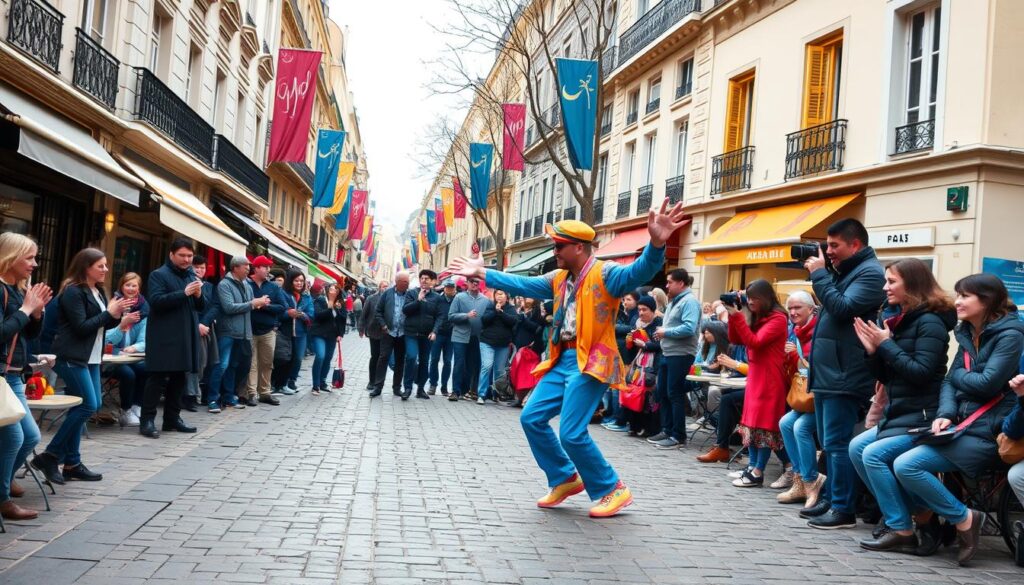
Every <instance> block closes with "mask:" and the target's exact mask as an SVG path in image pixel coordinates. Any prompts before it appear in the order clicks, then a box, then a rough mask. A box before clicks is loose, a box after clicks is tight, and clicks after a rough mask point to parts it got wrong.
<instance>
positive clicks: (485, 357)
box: [476, 343, 508, 399]
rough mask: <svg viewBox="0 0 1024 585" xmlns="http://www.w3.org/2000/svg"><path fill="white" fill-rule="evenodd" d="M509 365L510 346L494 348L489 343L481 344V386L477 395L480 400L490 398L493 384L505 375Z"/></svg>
mask: <svg viewBox="0 0 1024 585" xmlns="http://www.w3.org/2000/svg"><path fill="white" fill-rule="evenodd" d="M506 365H508V346H507V345H501V346H494V345H491V344H489V343H481V344H480V385H479V386H478V387H477V390H476V394H477V396H479V397H480V398H484V399H487V398H490V397H491V396H490V389H491V384H493V383H494V381H495V380H497V379H498V378H500V377H501V375H502V374H504V373H505V366H506Z"/></svg>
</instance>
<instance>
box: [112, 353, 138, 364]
mask: <svg viewBox="0 0 1024 585" xmlns="http://www.w3.org/2000/svg"><path fill="white" fill-rule="evenodd" d="M144 359H146V354H144V353H119V354H117V355H114V354H111V353H105V354H103V365H108V364H109V365H113V366H116V365H122V364H137V363H139V362H141V361H142V360H144Z"/></svg>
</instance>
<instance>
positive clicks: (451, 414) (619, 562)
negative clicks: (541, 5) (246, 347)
mask: <svg viewBox="0 0 1024 585" xmlns="http://www.w3.org/2000/svg"><path fill="white" fill-rule="evenodd" d="M344 347H345V356H346V358H347V363H346V365H347V370H348V383H347V384H346V389H345V390H343V391H340V392H338V391H336V392H334V393H333V394H330V395H321V396H312V395H310V394H309V393H308V392H303V393H302V394H300V395H298V396H294V397H282V401H283V405H282V406H280V407H277V408H273V407H266V406H262V405H261V407H259V408H256V409H246V410H242V411H231V412H225V413H222V414H220V415H209V414H207V413H198V414H192V415H189V416H187V420H188V421H189V422H194V423H197V424H198V425H199V427H200V431H201V432H200V433H199V434H197V435H193V436H183V435H176V434H173V433H171V434H165V435H164V437H162V438H161V439H160V440H158V441H152V440H148V439H143V438H141V437H140V436H139V435H137V434H136V433H135V429H125V430H119V429H117V428H116V427H115V428H112V429H93V430H92V438H91V439H87V440H85V441H84V442H83V452H84V453H85V461H86V463H87V464H89V465H90V467H92V468H93V469H95V470H97V471H100V472H102V473H104V476H105V477H104V480H103V481H102V482H98V483H93V484H89V483H74V484H69V485H67V486H63V487H58V495H57V496H55V497H52V498H51V502H52V504H53V508H54V509H53V511H52V512H45V513H42V514H40V517H39V519H38V520H36V521H33V522H21V523H13V522H10V523H8V524H7V534H2V535H0V571H2V572H0V583H3V584H5V585H6V584H10V585H16V584H21V583H33V584H45V585H58V584H62V583H94V584H102V585H119V584H130V583H131V584H134V583H178V584H183V583H188V584H191V583H281V584H302V583H324V584H328V583H344V584H350V583H351V584H360V583H376V584H381V585H385V584H386V585H391V584H396V585H397V584H406V583H409V584H412V583H523V584H531V583H553V584H559V585H561V584H577V583H587V584H605V583H607V584H611V583H659V584H664V583H795V582H827V583H900V584H906V583H958V584H964V583H985V584H992V583H1018V584H1019V583H1022V582H1024V570H1021V569H1017V568H1015V567H1014V566H1013V565H1012V564H1011V562H1010V560H1009V557H1008V555H1007V553H1006V550H1005V548H1004V546H1003V544H1002V541H1001V540H1000V539H998V538H988V539H987V540H988V542H987V544H986V547H985V549H984V550H982V551H981V553H980V554H979V555H978V560H977V561H976V562H975V567H974V568H971V569H962V568H960V567H958V566H957V565H956V559H955V549H944V550H943V551H942V552H940V554H939V555H937V556H935V557H931V558H926V559H922V558H916V557H907V556H901V555H882V554H875V553H868V552H865V551H862V550H861V549H860V548H859V547H858V546H857V540H858V539H859V538H863V537H864V535H865V534H867V533H868V529H867V527H862V528H860V529H858V530H855V531H850V530H846V531H833V532H822V531H815V530H812V529H809V528H807V527H806V526H805V525H804V523H803V522H802V521H800V520H799V519H798V518H797V517H796V513H795V512H796V510H795V508H792V507H783V506H780V505H778V504H776V503H775V501H774V496H775V493H776V492H775V491H774V490H769V489H750V490H739V489H736V488H733V487H731V486H730V485H728V483H727V481H726V478H725V473H726V471H725V469H724V466H721V465H713V466H702V465H699V464H697V463H696V462H695V461H694V460H693V456H694V455H695V454H696V448H695V447H691V448H689V449H687V450H682V451H670V452H664V451H657V450H654V449H653V448H651V447H650V446H648V445H646V444H645V443H644V442H642V441H639V440H636V439H631V438H628V437H626V436H624V435H622V434H616V433H611V432H608V431H605V430H603V429H601V428H599V427H596V426H595V427H591V429H592V432H593V433H594V435H595V437H596V439H597V441H598V442H599V444H600V445H601V447H602V449H603V450H604V452H605V453H606V454H607V455H608V457H609V459H610V460H611V461H612V462H613V464H615V465H616V467H617V468H618V470H619V472H620V474H621V475H622V476H623V478H624V479H625V481H627V482H628V483H629V485H630V486H631V488H632V489H633V492H634V495H635V497H636V504H635V505H634V506H632V507H631V508H629V509H628V511H627V512H626V513H625V514H623V515H621V516H619V517H616V518H612V519H608V520H602V521H595V520H591V519H589V518H588V517H587V515H586V513H587V507H588V503H587V502H586V501H585V498H584V497H583V496H577V497H576V498H573V499H571V500H569V502H567V503H566V504H565V505H564V506H563V507H562V508H560V509H556V510H548V511H542V510H539V509H537V508H536V507H535V506H534V503H533V502H534V499H535V498H536V497H538V496H539V495H541V494H542V493H543V492H544V491H545V485H544V481H543V477H542V475H541V474H540V472H539V471H538V470H537V468H536V466H535V464H534V462H533V459H532V457H531V456H530V453H529V450H528V448H527V446H526V443H525V440H524V438H523V435H522V432H521V430H520V428H519V424H518V420H517V415H518V412H519V411H518V410H515V409H510V408H504V407H501V406H493V405H487V406H478V405H476V404H474V403H470V402H459V403H449V402H448V401H447V400H442V399H440V398H441V397H440V396H436V397H434V399H432V400H430V401H425V400H416V399H411V400H409V401H408V402H401V401H400V400H399V399H398V398H397V397H393V396H391V395H390V393H385V394H384V396H383V397H382V398H378V399H375V400H373V401H371V400H369V399H368V398H367V396H366V393H365V392H364V391H363V390H362V388H363V387H364V386H365V385H366V373H365V369H366V368H365V363H366V359H367V355H368V346H367V344H366V343H365V341H363V340H360V339H358V338H355V337H346V339H345V343H344ZM306 366H307V367H308V366H309V364H308V363H307V364H306ZM304 373H305V372H304ZM186 414H187V413H186ZM45 440H46V438H44V441H45ZM777 473H778V469H777V468H770V469H769V476H770V477H771V476H773V475H775V474H777ZM23 485H25V483H24V482H23ZM25 504H26V505H29V506H38V507H40V508H41V507H42V499H41V497H40V495H39V493H38V490H35V488H34V486H32V487H31V488H30V489H29V494H28V495H27V496H26V498H25Z"/></svg>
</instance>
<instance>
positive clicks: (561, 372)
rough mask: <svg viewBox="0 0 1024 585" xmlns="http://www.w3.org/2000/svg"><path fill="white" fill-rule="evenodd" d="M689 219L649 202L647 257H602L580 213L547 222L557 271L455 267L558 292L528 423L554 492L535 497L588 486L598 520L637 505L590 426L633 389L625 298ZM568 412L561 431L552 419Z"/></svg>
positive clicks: (505, 286) (547, 295)
mask: <svg viewBox="0 0 1024 585" xmlns="http://www.w3.org/2000/svg"><path fill="white" fill-rule="evenodd" d="M685 222H686V217H685V216H684V214H683V208H682V204H681V203H677V204H676V205H675V206H674V207H672V208H671V209H669V208H668V200H667V199H666V200H665V201H664V202H663V203H662V205H661V209H660V211H657V212H656V211H655V210H654V209H651V210H650V212H649V214H648V217H647V231H648V233H649V234H650V237H651V241H650V243H649V244H648V245H647V246H646V247H645V248H644V251H643V253H642V254H641V255H640V257H639V258H638V259H637V260H636V261H634V262H633V263H632V264H629V265H627V266H623V265H620V264H617V263H615V262H608V263H605V262H603V261H601V260H597V259H596V257H595V256H594V250H593V248H594V246H593V241H594V236H595V233H594V228H592V227H590V226H589V225H587V224H585V223H583V222H580V221H575V220H567V221H560V222H558V223H556V224H554V225H548V226H545V231H546V232H547V235H548V237H550V238H551V239H552V240H553V241H554V244H555V261H556V263H557V267H558V268H557V270H554V271H552V272H549V273H548V274H546V275H544V276H537V277H533V278H525V277H521V276H515V275H511V274H505V273H503V272H500V271H497V270H487V269H485V268H484V267H483V260H482V258H476V259H469V258H459V259H456V260H455V261H454V262H453V263H452V265H451V266H450V267H449V270H451V271H452V272H454V273H456V274H461V275H463V276H467V277H473V278H480V279H485V280H486V281H487V284H488V286H490V287H492V288H498V289H502V290H505V291H507V292H508V293H509V294H512V295H522V296H524V297H527V298H535V299H545V300H546V299H553V300H554V319H553V321H552V326H551V334H550V337H549V339H548V354H549V356H550V357H549V359H548V360H547V361H545V362H543V363H542V364H540V365H539V366H538V367H537V369H536V370H534V373H535V374H537V375H542V376H543V377H542V378H541V379H540V382H538V384H537V386H536V388H535V389H534V391H533V394H532V395H531V396H530V400H529V402H527V404H526V407H525V408H524V409H523V413H522V415H521V417H520V421H521V422H522V425H523V430H524V431H525V433H526V438H527V441H528V442H529V444H530V449H531V450H532V451H533V456H534V458H535V459H536V460H537V463H538V465H540V467H541V469H543V470H544V473H545V474H546V475H547V479H548V485H549V486H550V488H551V491H549V492H548V494H547V495H545V496H544V497H542V498H541V499H539V500H538V501H537V505H538V506H539V507H541V508H551V507H554V506H557V505H558V504H560V503H562V502H563V501H565V499H566V498H568V497H569V496H572V495H575V494H578V493H580V492H582V491H583V490H586V491H587V494H588V495H589V496H590V497H591V499H592V500H599V501H598V503H597V504H596V505H595V506H593V507H592V508H591V509H590V515H591V516H592V517H595V518H604V517H608V516H614V515H615V514H617V513H618V512H619V511H621V510H622V509H623V508H625V507H626V506H628V505H630V504H632V503H633V496H632V494H631V493H630V491H629V488H627V487H626V486H625V484H624V483H623V482H622V481H620V480H619V477H618V475H617V474H616V473H615V470H614V469H612V466H611V465H609V464H608V462H607V461H606V460H605V458H604V456H603V455H602V454H601V451H600V450H599V449H598V448H597V445H595V444H594V441H593V440H592V439H591V438H590V434H589V433H588V431H587V424H588V423H589V422H590V418H591V415H593V414H594V411H595V410H596V409H597V405H598V403H600V401H601V397H602V396H604V393H605V391H606V390H607V389H608V387H609V386H611V387H612V388H616V389H624V388H625V371H626V369H625V366H624V365H623V364H622V360H621V358H620V357H619V350H618V345H617V343H616V340H615V311H616V308H617V307H618V304H619V301H618V299H619V297H621V296H623V295H624V294H626V293H627V292H629V291H631V290H633V289H635V288H636V287H638V286H641V285H643V284H646V283H647V282H648V281H649V280H650V279H651V278H653V277H654V275H655V274H657V273H658V271H659V270H661V268H662V266H663V265H664V263H665V243H666V242H667V241H668V239H669V238H670V237H671V236H672V233H673V232H675V231H676V230H677V229H679V228H680V227H681V226H682V225H683V224H684V223H685ZM556 416H560V417H561V418H560V422H559V436H556V435H555V432H554V431H553V430H552V429H551V425H550V424H549V421H550V420H551V419H552V418H554V417H556Z"/></svg>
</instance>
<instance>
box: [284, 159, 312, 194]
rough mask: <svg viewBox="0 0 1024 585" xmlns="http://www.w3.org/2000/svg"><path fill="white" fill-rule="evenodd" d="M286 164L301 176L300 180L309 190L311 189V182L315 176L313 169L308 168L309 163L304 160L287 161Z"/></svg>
mask: <svg viewBox="0 0 1024 585" xmlns="http://www.w3.org/2000/svg"><path fill="white" fill-rule="evenodd" d="M288 166H289V167H291V168H292V170H293V171H295V174H297V175H298V176H299V177H300V178H302V182H303V183H305V184H306V186H307V187H309V190H310V191H312V190H313V182H314V180H315V177H314V176H313V169H311V168H309V165H307V164H306V163H304V162H290V163H288Z"/></svg>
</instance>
